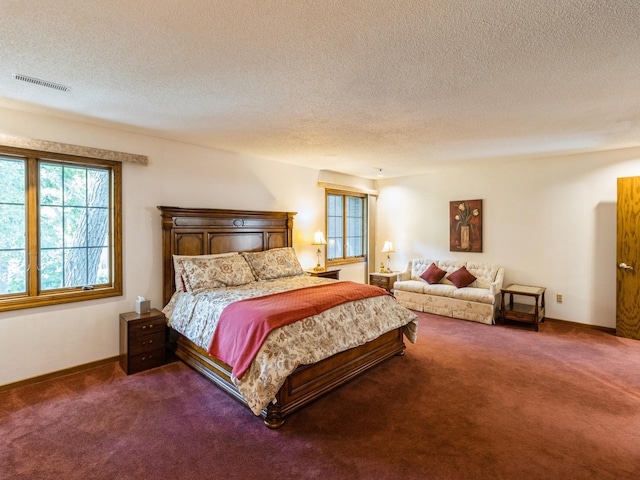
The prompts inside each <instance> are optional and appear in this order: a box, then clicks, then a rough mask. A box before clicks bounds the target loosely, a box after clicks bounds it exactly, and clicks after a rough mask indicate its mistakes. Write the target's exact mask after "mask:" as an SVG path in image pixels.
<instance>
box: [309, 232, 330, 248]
mask: <svg viewBox="0 0 640 480" xmlns="http://www.w3.org/2000/svg"><path fill="white" fill-rule="evenodd" d="M326 244H327V241H326V240H325V239H324V234H323V233H322V232H321V231H320V230H318V231H317V232H316V233H314V234H313V241H312V242H311V245H326Z"/></svg>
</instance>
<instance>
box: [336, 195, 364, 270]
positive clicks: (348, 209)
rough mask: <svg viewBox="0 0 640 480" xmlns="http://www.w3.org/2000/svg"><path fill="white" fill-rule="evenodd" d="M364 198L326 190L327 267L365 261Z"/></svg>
mask: <svg viewBox="0 0 640 480" xmlns="http://www.w3.org/2000/svg"><path fill="white" fill-rule="evenodd" d="M366 211H367V209H366V196H365V195H359V194H355V193H346V192H339V191H333V190H327V264H328V265H340V264H345V263H355V262H363V261H365V260H366V255H365V251H366V247H365V246H366V232H367V221H366V218H367V217H366Z"/></svg>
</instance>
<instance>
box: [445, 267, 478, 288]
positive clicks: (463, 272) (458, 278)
mask: <svg viewBox="0 0 640 480" xmlns="http://www.w3.org/2000/svg"><path fill="white" fill-rule="evenodd" d="M447 279H448V280H449V281H450V282H451V283H453V284H454V285H455V286H456V287H458V288H462V287H466V286H468V285H471V284H472V283H473V282H475V280H476V277H475V276H474V275H472V274H471V273H470V272H469V271H468V270H467V267H465V266H462V267H460V268H459V269H458V270H456V271H455V272H453V273H451V274H449V275H447Z"/></svg>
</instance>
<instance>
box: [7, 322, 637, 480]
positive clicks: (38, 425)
mask: <svg viewBox="0 0 640 480" xmlns="http://www.w3.org/2000/svg"><path fill="white" fill-rule="evenodd" d="M419 315H420V327H419V339H418V344H416V345H411V344H408V345H407V350H406V354H405V355H404V356H403V357H394V358H391V359H390V360H388V361H386V362H384V363H383V364H381V365H379V366H378V367H376V368H374V369H373V370H372V371H370V372H368V373H366V374H364V375H362V376H360V377H358V378H357V379H355V380H354V381H352V382H350V383H349V384H347V385H345V386H344V387H342V388H340V389H338V390H336V391H334V392H332V393H330V394H328V395H327V396H325V397H323V398H322V399H320V400H318V401H317V402H315V403H314V404H312V405H310V406H308V407H307V408H305V409H304V410H302V411H300V412H298V413H296V414H294V415H292V416H291V417H289V418H288V420H287V422H286V423H285V425H284V426H283V427H282V428H280V429H279V430H269V429H267V428H266V427H265V426H264V424H263V423H262V421H261V420H260V419H259V418H257V417H254V416H253V414H252V413H251V412H250V411H249V410H248V409H247V408H246V407H244V406H243V405H241V404H239V403H237V402H236V401H235V400H233V399H232V398H231V397H229V396H228V395H227V394H225V393H224V392H222V391H221V390H219V389H218V388H217V387H216V386H214V385H213V384H211V383H209V382H208V381H207V380H205V379H204V378H202V377H201V376H200V375H199V374H198V373H196V372H194V371H192V370H191V369H189V368H188V367H186V366H185V365H184V364H182V363H180V362H177V363H171V364H168V365H165V366H163V367H160V368H157V369H154V370H150V371H147V372H143V373H140V374H137V375H132V376H126V375H125V374H124V373H123V372H122V371H121V370H120V368H119V366H118V365H117V364H116V363H114V364H109V365H106V366H102V367H97V368H94V369H91V370H87V371H85V372H81V373H77V374H73V375H68V376H65V377H60V378H56V379H53V380H48V381H44V382H41V383H38V384H35V385H30V386H26V387H21V388H16V389H14V390H11V391H8V392H4V393H0V478H2V479H30V480H31V479H45V478H46V479H58V478H60V479H137V480H141V479H152V478H161V479H169V478H177V479H187V478H189V479H191V478H202V479H225V480H226V479H276V478H278V479H285V478H303V479H322V480H333V479H563V480H575V479H632V478H633V479H637V478H640V341H634V340H628V339H621V338H617V337H615V336H613V335H611V334H608V333H606V332H602V331H599V330H595V329H589V328H584V327H578V326H575V325H571V324H565V323H560V322H546V323H544V324H542V325H541V327H540V331H539V332H538V333H536V332H533V331H532V330H531V329H529V328H528V327H519V326H512V327H509V326H500V325H496V326H488V325H481V324H476V323H472V322H466V321H463V320H454V319H448V318H442V317H437V316H433V315H426V314H419Z"/></svg>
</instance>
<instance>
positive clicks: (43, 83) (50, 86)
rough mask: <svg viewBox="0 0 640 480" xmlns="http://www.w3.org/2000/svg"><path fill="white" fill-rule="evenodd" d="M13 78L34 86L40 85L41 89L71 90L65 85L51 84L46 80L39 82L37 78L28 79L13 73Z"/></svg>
mask: <svg viewBox="0 0 640 480" xmlns="http://www.w3.org/2000/svg"><path fill="white" fill-rule="evenodd" d="M13 78H15V79H16V80H21V81H23V82H29V83H33V84H34V85H40V86H41V87H48V88H55V89H56V90H61V91H63V92H67V91H69V90H70V89H71V87H68V86H66V85H60V84H59V83H53V82H49V81H47V80H40V79H39V78H33V77H28V76H26V75H22V74H20V73H14V74H13Z"/></svg>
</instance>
